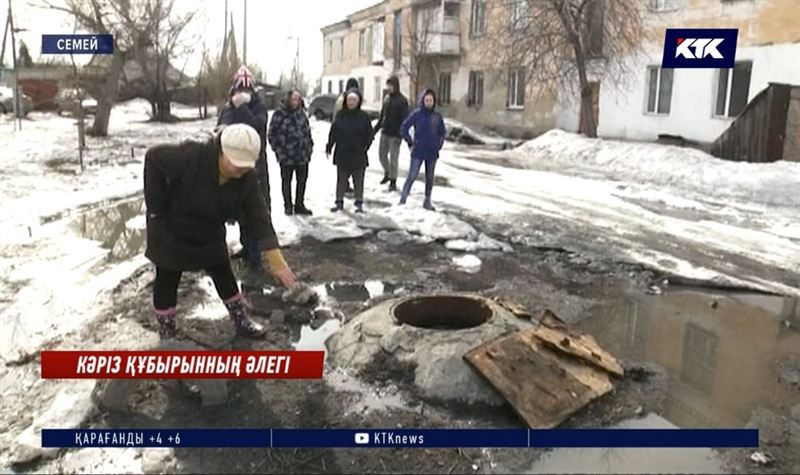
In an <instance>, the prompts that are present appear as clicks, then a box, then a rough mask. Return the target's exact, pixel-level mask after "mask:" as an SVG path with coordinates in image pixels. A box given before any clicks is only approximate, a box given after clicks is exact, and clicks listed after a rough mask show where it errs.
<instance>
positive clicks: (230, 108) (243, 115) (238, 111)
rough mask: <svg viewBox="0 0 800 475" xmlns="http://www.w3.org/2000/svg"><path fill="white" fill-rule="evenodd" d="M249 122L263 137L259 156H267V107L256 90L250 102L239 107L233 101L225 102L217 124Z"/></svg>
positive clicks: (251, 95)
mask: <svg viewBox="0 0 800 475" xmlns="http://www.w3.org/2000/svg"><path fill="white" fill-rule="evenodd" d="M233 124H247V125H249V126H250V127H252V128H254V129H256V132H258V136H259V137H261V152H260V153H259V155H258V157H259V158H260V159H261V158H266V157H267V142H266V141H267V107H266V106H265V105H264V102H262V101H261V96H259V95H258V94H257V93H255V92H254V91H250V102H248V103H247V104H242V105H241V106H239V107H236V106H234V105H233V103H232V102H231V101H228V103H227V104H225V107H223V108H222V112H220V114H219V119H217V125H233Z"/></svg>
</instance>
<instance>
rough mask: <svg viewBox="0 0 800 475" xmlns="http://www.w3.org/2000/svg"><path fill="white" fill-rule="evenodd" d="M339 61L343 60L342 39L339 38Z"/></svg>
mask: <svg viewBox="0 0 800 475" xmlns="http://www.w3.org/2000/svg"><path fill="white" fill-rule="evenodd" d="M339 60H340V61H341V60H344V37H342V38H339Z"/></svg>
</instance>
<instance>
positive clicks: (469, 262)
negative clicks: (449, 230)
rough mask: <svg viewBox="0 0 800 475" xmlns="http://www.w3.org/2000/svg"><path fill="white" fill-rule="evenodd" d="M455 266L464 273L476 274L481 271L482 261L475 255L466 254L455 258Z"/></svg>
mask: <svg viewBox="0 0 800 475" xmlns="http://www.w3.org/2000/svg"><path fill="white" fill-rule="evenodd" d="M453 264H455V265H456V266H458V267H460V268H461V269H462V270H463V271H464V272H468V273H470V274H475V273H477V272H478V271H480V270H481V264H482V262H481V260H480V258H478V256H475V255H473V254H465V255H463V256H458V257H454V258H453Z"/></svg>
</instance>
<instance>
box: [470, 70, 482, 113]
mask: <svg viewBox="0 0 800 475" xmlns="http://www.w3.org/2000/svg"><path fill="white" fill-rule="evenodd" d="M467 89H468V91H467V105H468V106H474V107H480V106H482V105H483V72H482V71H470V72H469V87H468V88H467Z"/></svg>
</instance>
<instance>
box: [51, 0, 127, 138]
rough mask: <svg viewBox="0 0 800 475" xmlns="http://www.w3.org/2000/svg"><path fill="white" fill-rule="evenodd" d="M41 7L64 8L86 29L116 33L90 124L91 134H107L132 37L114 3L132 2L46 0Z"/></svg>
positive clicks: (63, 9)
mask: <svg viewBox="0 0 800 475" xmlns="http://www.w3.org/2000/svg"><path fill="white" fill-rule="evenodd" d="M43 2H44V3H43V5H40V8H47V9H50V10H56V11H60V12H64V13H67V14H69V15H70V16H72V17H73V18H74V19H75V20H76V22H77V24H78V26H79V27H80V28H82V29H84V30H86V31H90V32H92V33H97V34H111V35H114V54H113V56H112V58H111V63H110V65H109V67H108V69H107V70H106V71H104V72H103V74H102V84H101V85H100V87H99V88H98V89H97V90H96V91H95V94H96V96H97V113H96V114H95V117H94V123H93V124H92V126H91V127H90V128H89V131H88V132H89V135H93V136H100V137H105V136H107V135H108V122H109V118H110V117H111V108H112V107H113V106H114V103H115V102H116V100H117V93H118V92H119V79H120V75H121V74H122V68H123V66H124V65H125V61H126V60H127V59H128V57H129V50H130V46H131V45H130V41H129V37H128V35H125V34H124V33H125V32H124V30H123V29H122V28H121V23H122V22H121V21H120V18H119V16H118V15H116V14H115V9H114V8H113V6H114V5H115V4H119V6H120V7H124V6H125V5H129V0H120V1H119V2H115V1H114V0H62V1H61V2H60V3H52V2H51V1H49V0H43Z"/></svg>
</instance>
